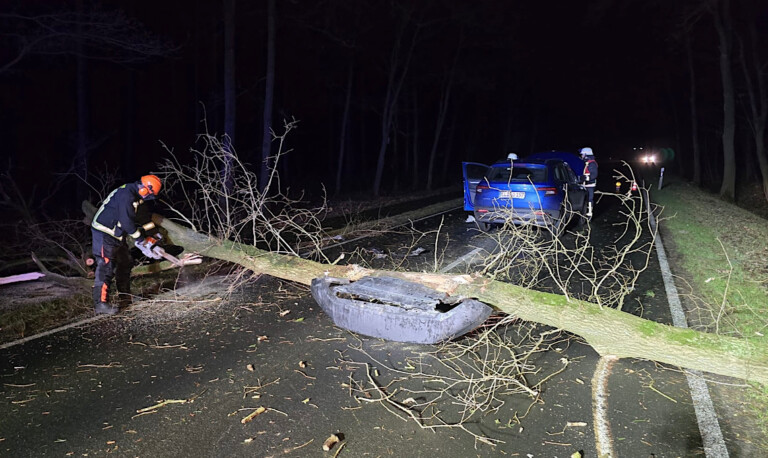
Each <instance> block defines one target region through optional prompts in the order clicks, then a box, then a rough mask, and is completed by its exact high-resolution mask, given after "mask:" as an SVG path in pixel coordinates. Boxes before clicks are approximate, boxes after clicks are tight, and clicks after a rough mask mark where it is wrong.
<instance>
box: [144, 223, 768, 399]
mask: <svg viewBox="0 0 768 458" xmlns="http://www.w3.org/2000/svg"><path fill="white" fill-rule="evenodd" d="M153 221H154V222H155V224H157V225H158V226H162V227H164V228H165V229H166V230H167V231H168V234H169V235H170V236H171V238H172V240H173V241H174V243H175V244H177V245H182V246H184V248H185V250H187V251H188V252H189V251H194V252H196V253H199V254H201V255H203V256H208V257H212V258H217V259H221V260H225V261H229V262H233V263H236V264H239V265H241V266H243V267H245V268H248V269H250V270H252V271H254V272H258V273H264V274H267V275H271V276H274V277H278V278H282V279H285V280H290V281H294V282H297V283H301V284H305V285H309V284H310V283H311V281H312V279H313V278H315V277H319V276H323V275H329V276H333V277H340V278H347V279H350V280H353V281H354V280H358V279H360V278H362V277H365V276H376V275H388V276H394V277H399V278H403V279H406V280H409V281H413V282H416V283H420V284H423V285H425V286H428V287H431V288H434V289H436V290H438V291H442V292H446V293H448V294H450V295H459V296H462V297H472V298H476V299H478V300H480V301H482V302H485V303H487V304H489V305H492V306H493V307H495V308H496V309H498V310H500V311H503V312H505V313H508V314H510V315H514V316H517V317H519V318H521V319H523V320H525V321H531V322H537V323H541V324H545V325H548V326H552V327H555V328H560V329H564V330H566V331H568V332H571V333H573V334H577V335H579V336H581V337H583V338H584V339H585V340H586V341H587V342H588V343H589V344H590V345H591V346H592V347H593V348H594V349H595V350H596V351H597V352H598V353H599V354H600V355H603V356H609V355H612V356H616V357H621V358H641V359H649V360H654V361H658V362H661V363H666V364H672V365H675V366H681V367H684V368H688V369H697V370H701V371H705V372H711V373H715V374H720V375H726V376H730V377H736V378H739V379H743V380H748V381H753V382H758V383H761V384H763V385H768V345H765V344H757V343H754V342H749V341H747V340H741V339H736V338H732V337H724V336H718V335H715V334H708V333H703V332H699V331H694V330H692V329H683V328H676V327H673V326H668V325H664V324H660V323H656V322H654V321H650V320H646V319H643V318H639V317H636V316H634V315H631V314H628V313H625V312H621V311H619V310H616V309H611V308H600V307H599V306H598V305H596V304H593V303H589V302H584V301H578V300H573V299H571V300H570V301H569V300H567V299H566V298H565V297H564V296H561V295H557V294H549V293H542V292H538V291H532V290H528V289H525V288H522V287H519V286H515V285H511V284H508V283H503V282H498V281H494V280H490V279H488V278H485V277H481V276H469V275H448V274H428V273H415V272H411V273H409V272H390V271H376V270H372V269H364V268H361V267H359V266H357V265H328V264H322V263H318V262H314V261H309V260H306V259H301V258H298V257H292V256H286V255H281V254H275V253H270V252H267V251H263V250H259V249H257V248H255V247H253V246H249V245H241V244H236V243H233V242H230V241H227V240H220V239H215V238H211V237H208V236H206V235H203V234H199V233H197V232H194V231H192V230H190V229H188V228H185V227H183V226H181V225H178V224H176V223H174V222H172V221H170V220H167V219H165V218H163V217H162V216H160V215H153Z"/></svg>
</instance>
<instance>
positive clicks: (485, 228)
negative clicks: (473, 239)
mask: <svg viewBox="0 0 768 458" xmlns="http://www.w3.org/2000/svg"><path fill="white" fill-rule="evenodd" d="M477 227H478V228H479V229H480V230H481V231H483V232H488V231H490V230H491V228H493V224H491V223H484V222H482V221H477Z"/></svg>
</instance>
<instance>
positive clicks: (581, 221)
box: [576, 199, 589, 229]
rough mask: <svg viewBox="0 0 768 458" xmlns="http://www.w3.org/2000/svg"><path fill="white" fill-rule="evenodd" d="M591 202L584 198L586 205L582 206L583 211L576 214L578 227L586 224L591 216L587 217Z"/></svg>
mask: <svg viewBox="0 0 768 458" xmlns="http://www.w3.org/2000/svg"><path fill="white" fill-rule="evenodd" d="M588 205H589V203H588V202H587V200H586V199H584V205H582V206H581V211H580V212H579V213H578V214H577V215H576V228H577V229H581V228H583V227H584V226H586V224H587V221H588V220H589V218H588V217H587V209H588Z"/></svg>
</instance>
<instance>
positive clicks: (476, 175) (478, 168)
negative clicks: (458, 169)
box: [466, 164, 488, 180]
mask: <svg viewBox="0 0 768 458" xmlns="http://www.w3.org/2000/svg"><path fill="white" fill-rule="evenodd" d="M486 170H488V166H487V165H482V164H467V165H466V171H467V178H468V179H470V180H473V179H474V180H479V179H480V178H482V177H483V176H484V175H485V171H486Z"/></svg>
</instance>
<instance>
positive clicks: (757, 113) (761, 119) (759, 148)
mask: <svg viewBox="0 0 768 458" xmlns="http://www.w3.org/2000/svg"><path fill="white" fill-rule="evenodd" d="M749 37H750V45H751V51H752V52H751V53H750V59H751V65H750V62H749V60H750V59H748V58H747V56H746V55H745V51H744V46H743V42H742V46H741V52H740V53H739V57H740V59H739V60H740V61H741V68H742V71H743V72H744V81H745V82H746V83H747V96H748V98H747V99H748V101H749V108H750V116H749V120H750V124H751V125H752V138H753V139H754V142H755V155H756V156H757V162H758V165H759V167H760V175H761V183H762V189H763V197H765V199H766V200H768V153H766V148H765V128H766V120H768V87H766V86H767V85H768V81H766V79H768V72H766V70H765V64H764V60H763V59H762V58H761V57H760V54H759V53H758V49H759V47H760V41H759V39H758V36H757V28H756V27H755V24H754V22H751V23H750V27H749ZM752 69H754V70H752ZM753 74H754V78H753V76H752V75H753Z"/></svg>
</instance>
